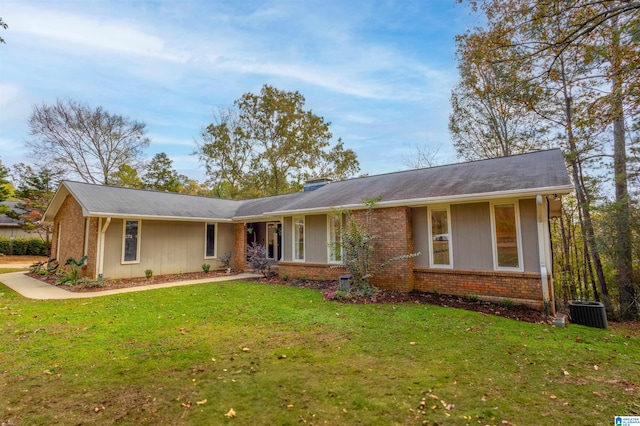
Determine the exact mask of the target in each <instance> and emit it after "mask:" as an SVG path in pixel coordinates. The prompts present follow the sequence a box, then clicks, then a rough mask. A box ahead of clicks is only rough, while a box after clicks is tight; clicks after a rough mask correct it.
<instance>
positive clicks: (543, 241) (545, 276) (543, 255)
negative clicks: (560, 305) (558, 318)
mask: <svg viewBox="0 0 640 426" xmlns="http://www.w3.org/2000/svg"><path fill="white" fill-rule="evenodd" d="M543 203H544V201H543V198H542V195H537V196H536V211H537V218H538V257H539V259H540V282H541V284H542V299H543V303H544V310H545V313H547V314H548V313H551V312H550V309H551V310H552V308H551V306H552V304H551V298H550V297H549V285H548V281H549V271H548V265H547V238H546V235H545V232H544V216H545V215H544V211H545V209H544V204H543Z"/></svg>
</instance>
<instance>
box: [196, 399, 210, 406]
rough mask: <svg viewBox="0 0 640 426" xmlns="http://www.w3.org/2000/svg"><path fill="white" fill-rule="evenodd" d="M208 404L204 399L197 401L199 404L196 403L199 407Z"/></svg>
mask: <svg viewBox="0 0 640 426" xmlns="http://www.w3.org/2000/svg"><path fill="white" fill-rule="evenodd" d="M206 403H207V400H206V399H203V400H202V401H197V402H196V404H197V405H204V404H206Z"/></svg>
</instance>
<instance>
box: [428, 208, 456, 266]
mask: <svg viewBox="0 0 640 426" xmlns="http://www.w3.org/2000/svg"><path fill="white" fill-rule="evenodd" d="M433 210H446V211H447V225H448V227H449V229H448V231H449V237H448V238H449V240H448V241H449V264H448V265H439V264H436V263H434V260H433V230H432V229H431V212H432V211H433ZM427 229H428V234H429V267H431V268H442V269H453V240H452V238H451V208H450V205H448V204H446V205H434V206H429V207H428V208H427Z"/></svg>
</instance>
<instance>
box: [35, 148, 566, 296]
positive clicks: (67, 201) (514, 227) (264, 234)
mask: <svg viewBox="0 0 640 426" xmlns="http://www.w3.org/2000/svg"><path fill="white" fill-rule="evenodd" d="M572 188H573V187H572V185H571V182H570V180H569V177H568V174H567V171H566V166H565V163H564V159H563V157H562V153H561V151H560V150H557V149H554V150H548V151H539V152H534V153H529V154H522V155H515V156H510V157H502V158H495V159H490V160H482V161H475V162H468V163H460V164H452V165H446V166H438V167H431V168H426V169H417V170H409V171H403V172H397V173H388V174H383V175H376V176H367V177H362V178H356V179H348V180H344V181H339V182H330V183H326V182H322V181H315V182H312V183H310V184H309V185H308V186H307V188H306V189H307V190H305V191H303V192H299V193H293V194H286V195H279V196H273V197H265V198H258V199H251V200H244V201H236V200H224V199H216V198H208V197H198V196H191V195H181V194H175V193H166V192H153V191H143V190H136V189H127V188H119V187H109V186H100V185H91V184H85V183H77V182H68V181H65V182H63V183H62V184H61V185H60V187H59V188H58V190H57V192H56V194H55V196H54V198H53V200H52V202H51V204H50V205H49V207H48V209H47V211H46V212H45V216H44V219H43V220H44V221H47V222H53V223H54V234H53V247H52V256H53V257H56V258H57V259H60V260H61V261H62V260H63V259H67V258H68V257H74V258H76V259H77V258H80V257H81V256H83V255H85V254H86V255H87V256H88V263H87V266H86V267H85V274H86V275H89V276H91V277H100V276H102V277H105V278H125V277H138V276H144V271H145V270H146V269H151V270H153V273H154V274H157V275H160V274H167V273H176V272H191V271H198V270H200V269H201V265H202V264H203V263H210V264H211V266H212V268H213V269H215V268H220V267H221V263H220V261H219V258H220V256H221V255H222V254H223V253H225V252H229V251H231V252H233V253H234V258H233V264H232V266H233V267H234V268H235V269H245V268H246V263H245V247H246V244H247V243H252V242H256V243H260V244H263V245H265V246H266V247H267V248H268V250H267V251H268V256H269V257H270V258H272V259H273V260H274V262H277V264H278V270H279V272H280V274H281V275H284V274H287V275H289V276H292V277H300V276H305V277H307V278H328V279H335V278H337V277H338V276H339V275H340V274H344V273H345V272H344V269H341V268H330V266H331V265H335V264H340V258H339V257H340V256H339V255H338V256H337V258H336V256H335V253H332V251H331V250H330V249H329V245H330V244H331V243H335V242H336V241H339V238H340V232H339V230H340V228H341V226H342V221H343V219H344V218H343V217H342V215H340V214H336V212H338V211H345V210H348V211H351V212H352V214H353V215H354V217H355V218H356V219H357V220H362V218H363V217H364V212H365V210H364V205H363V204H362V200H363V199H364V198H373V197H377V196H381V200H380V201H379V202H378V203H377V204H376V208H375V210H374V212H373V214H372V216H371V222H370V223H371V227H372V232H373V233H374V234H376V235H379V236H380V239H379V240H378V248H379V252H380V253H381V254H382V256H383V257H385V258H391V257H395V256H399V255H403V254H408V253H413V252H421V255H420V256H418V257H416V258H411V259H405V260H401V261H398V262H394V263H392V264H391V265H390V266H389V267H388V268H386V269H385V270H384V271H383V272H382V273H381V274H379V275H377V276H376V277H375V279H374V284H375V285H377V286H380V287H384V288H390V289H396V290H402V291H411V290H420V291H428V292H434V291H437V292H439V293H442V294H454V295H460V296H466V295H469V294H475V295H477V296H479V297H480V298H483V299H490V300H501V299H505V298H508V299H511V300H512V301H513V302H514V303H521V304H528V305H531V306H534V307H537V308H542V307H543V302H544V301H545V300H548V301H550V302H553V279H552V274H551V272H552V271H551V267H552V259H551V243H550V235H549V224H548V221H549V218H550V217H555V216H558V215H559V214H560V206H561V203H560V197H561V196H562V195H563V194H567V193H569V192H571V190H572Z"/></svg>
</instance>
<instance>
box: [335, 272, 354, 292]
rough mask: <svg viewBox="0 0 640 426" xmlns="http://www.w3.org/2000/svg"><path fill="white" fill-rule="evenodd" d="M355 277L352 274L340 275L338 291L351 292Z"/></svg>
mask: <svg viewBox="0 0 640 426" xmlns="http://www.w3.org/2000/svg"><path fill="white" fill-rule="evenodd" d="M352 280H353V277H352V276H351V274H345V275H340V281H339V282H338V289H339V290H343V291H350V290H351V281H352Z"/></svg>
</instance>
